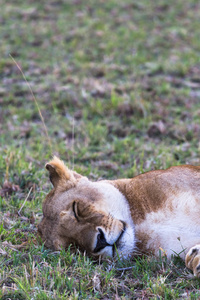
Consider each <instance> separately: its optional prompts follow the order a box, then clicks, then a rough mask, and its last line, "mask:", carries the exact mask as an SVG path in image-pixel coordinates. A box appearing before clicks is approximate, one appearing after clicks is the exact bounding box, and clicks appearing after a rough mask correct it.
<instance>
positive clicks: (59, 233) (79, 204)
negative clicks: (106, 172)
mask: <svg viewBox="0 0 200 300" xmlns="http://www.w3.org/2000/svg"><path fill="white" fill-rule="evenodd" d="M46 169H47V170H48V171H49V177H50V180H51V182H52V184H53V190H52V191H51V192H50V193H49V194H48V195H47V197H46V199H45V201H44V202H43V218H42V220H41V222H40V224H39V225H38V232H39V234H40V235H41V237H42V240H43V242H44V243H45V245H46V246H47V247H49V248H52V249H61V248H63V247H64V248H67V247H68V246H69V245H70V244H75V245H77V246H78V247H80V248H81V249H82V250H85V251H87V253H88V254H91V255H93V256H101V257H107V256H110V257H115V256H116V255H121V256H124V257H127V256H128V255H130V254H131V253H132V252H133V250H134V248H135V234H134V225H133V221H132V218H131V215H130V209H129V205H128V202H127V200H126V198H125V197H124V196H123V195H122V193H121V192H120V191H119V190H118V189H117V188H116V187H114V186H113V185H112V184H111V183H110V182H107V181H98V182H91V181H89V180H88V178H86V177H84V176H81V175H80V174H78V173H76V172H74V171H71V170H69V169H68V168H67V167H66V166H65V165H64V163H63V162H62V161H61V160H60V159H58V158H57V157H54V158H53V160H52V161H50V162H49V163H47V164H46Z"/></svg>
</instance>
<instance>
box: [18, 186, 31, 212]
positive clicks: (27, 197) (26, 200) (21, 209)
mask: <svg viewBox="0 0 200 300" xmlns="http://www.w3.org/2000/svg"><path fill="white" fill-rule="evenodd" d="M32 189H33V188H32V187H31V188H30V190H29V192H28V195H27V196H26V199H25V200H24V203H23V204H22V206H21V207H20V209H19V211H18V215H19V216H21V210H22V208H23V207H24V205H25V203H26V201H27V200H28V197H29V195H30V193H31V191H32Z"/></svg>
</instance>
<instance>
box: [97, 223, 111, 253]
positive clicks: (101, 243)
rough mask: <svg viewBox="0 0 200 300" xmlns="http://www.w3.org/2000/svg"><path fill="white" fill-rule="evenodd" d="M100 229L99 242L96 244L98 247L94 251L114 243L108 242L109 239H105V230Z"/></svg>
mask: <svg viewBox="0 0 200 300" xmlns="http://www.w3.org/2000/svg"><path fill="white" fill-rule="evenodd" d="M98 231H99V234H98V235H97V244H96V247H95V249H94V253H97V252H99V251H100V250H102V249H103V248H105V247H106V246H112V245H110V244H108V243H107V241H106V239H105V235H104V233H103V230H102V229H101V228H98Z"/></svg>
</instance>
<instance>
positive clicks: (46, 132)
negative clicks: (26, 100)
mask: <svg viewBox="0 0 200 300" xmlns="http://www.w3.org/2000/svg"><path fill="white" fill-rule="evenodd" d="M9 56H10V57H11V59H12V60H13V62H14V63H15V65H16V66H17V68H18V70H19V71H20V72H21V74H22V76H23V78H24V80H25V82H26V84H27V86H28V88H29V90H30V92H31V95H32V97H33V100H34V102H35V105H36V107H37V110H38V112H39V115H40V119H41V121H42V124H43V127H44V131H45V134H46V137H47V140H48V143H49V146H50V148H51V149H52V145H51V140H50V138H49V135H48V131H47V127H46V125H45V122H44V118H43V116H42V113H41V110H40V107H39V105H38V102H37V99H36V97H35V96H34V94H33V90H32V88H31V86H30V84H29V82H28V80H27V79H26V76H25V74H24V72H23V71H22V69H21V67H20V66H19V64H18V63H17V62H16V60H15V59H14V57H13V56H12V55H11V54H9Z"/></svg>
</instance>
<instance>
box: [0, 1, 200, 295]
mask: <svg viewBox="0 0 200 300" xmlns="http://www.w3.org/2000/svg"><path fill="white" fill-rule="evenodd" d="M199 19H200V6H199V3H198V1H196V0H189V1H186V0H177V1H172V0H168V1H167V0H158V1H147V0H141V1H139V2H138V1H133V0H124V1H117V0H109V1H104V0H99V1H93V0H85V1H82V0H69V1H65V0H49V1H43V0H42V1H33V0H27V1H23V0H15V1H11V0H2V1H1V14H0V25H1V30H0V41H1V43H0V53H1V56H0V152H1V156H0V175H1V176H0V186H1V188H0V209H1V212H0V287H1V289H0V297H1V299H40V300H41V299H184V298H185V299H199V297H200V282H199V280H198V279H194V278H193V277H192V275H191V273H190V271H189V270H187V269H186V268H185V266H184V263H183V262H182V261H181V260H180V259H179V258H175V259H174V260H172V261H171V262H167V261H166V260H165V258H163V257H162V253H161V256H160V258H157V259H155V258H150V257H137V258H135V259H134V260H130V261H126V262H123V261H116V262H112V261H105V262H103V263H99V262H95V261H93V260H92V259H91V258H88V257H86V256H85V255H84V254H83V253H79V250H78V249H66V250H63V251H62V252H61V253H58V252H52V251H50V250H48V249H45V248H44V246H43V245H42V244H41V243H40V242H39V241H38V240H37V238H36V227H37V224H38V222H39V220H40V218H41V216H42V211H41V203H42V200H43V199H44V198H45V195H46V194H47V193H48V191H49V189H50V184H49V183H48V179H47V173H46V172H45V171H44V164H45V162H47V161H48V160H49V159H50V158H51V156H52V154H57V155H59V156H60V157H61V158H62V159H63V160H65V161H66V163H67V164H68V166H69V167H74V168H75V170H77V171H78V172H80V173H82V174H84V175H87V176H89V177H90V178H91V179H92V180H96V179H99V178H109V179H114V178H119V177H132V176H134V175H137V174H139V173H141V172H144V171H148V170H152V169H157V168H166V167H168V166H171V165H178V164H185V163H190V164H194V165H197V164H199V147H200V145H199V141H200V58H199V57H200V56H199V55H200V39H199ZM9 54H11V55H12V56H13V57H14V59H15V60H16V61H17V62H18V64H19V65H20V66H21V68H22V69H23V71H24V73H25V75H26V78H27V80H28V81H29V83H30V85H31V87H32V89H33V92H34V94H35V97H36V99H37V101H38V104H39V107H40V110H41V113H42V115H43V117H44V120H45V124H46V126H47V129H48V135H49V138H50V141H51V142H50V143H51V145H50V144H49V141H48V138H47V137H46V135H45V130H44V127H43V124H42V122H41V119H40V116H39V113H38V110H37V107H36V105H35V102H34V100H33V98H32V96H31V93H30V91H29V89H28V86H27V84H26V83H25V81H24V79H23V77H22V75H21V73H20V72H19V70H18V68H17V66H16V65H15V64H14V63H13V61H12V59H11V57H10V56H9ZM25 200H26V201H25ZM20 208H21V211H20V213H18V212H19V210H20Z"/></svg>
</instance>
